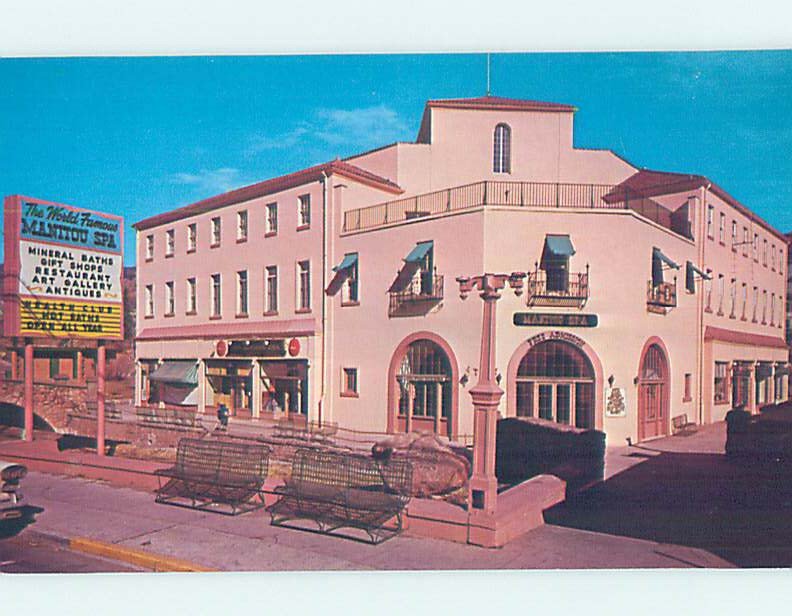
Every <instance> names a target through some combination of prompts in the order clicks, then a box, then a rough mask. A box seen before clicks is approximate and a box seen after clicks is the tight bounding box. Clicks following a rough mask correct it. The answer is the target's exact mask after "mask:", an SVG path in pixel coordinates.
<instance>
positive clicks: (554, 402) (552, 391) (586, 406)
mask: <svg viewBox="0 0 792 616" xmlns="http://www.w3.org/2000/svg"><path fill="white" fill-rule="evenodd" d="M515 386H516V390H517V391H516V394H517V396H516V398H517V415H518V416H522V417H540V418H542V419H548V420H550V421H556V422H557V423H563V424H571V425H575V426H577V427H579V428H593V427H594V370H593V368H592V367H591V363H590V362H589V360H588V358H587V357H586V356H585V354H584V353H583V351H581V350H580V349H579V348H577V347H575V346H573V345H571V344H569V343H568V342H563V341H560V340H548V341H547V342H542V343H540V344H538V345H536V346H535V347H533V348H532V349H531V350H530V351H528V353H526V355H525V357H524V358H523V359H522V361H521V362H520V366H519V367H518V369H517V379H516V384H515Z"/></svg>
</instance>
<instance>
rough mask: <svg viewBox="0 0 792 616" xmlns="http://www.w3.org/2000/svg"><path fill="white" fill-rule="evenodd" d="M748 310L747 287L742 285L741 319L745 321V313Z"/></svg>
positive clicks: (744, 284)
mask: <svg viewBox="0 0 792 616" xmlns="http://www.w3.org/2000/svg"><path fill="white" fill-rule="evenodd" d="M747 309H748V285H747V284H746V283H743V285H742V317H741V319H742V320H743V321H745V319H746V316H745V311H746V310H747Z"/></svg>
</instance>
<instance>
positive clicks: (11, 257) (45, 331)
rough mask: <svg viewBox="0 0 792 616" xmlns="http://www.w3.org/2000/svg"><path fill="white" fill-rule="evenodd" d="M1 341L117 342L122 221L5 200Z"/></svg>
mask: <svg viewBox="0 0 792 616" xmlns="http://www.w3.org/2000/svg"><path fill="white" fill-rule="evenodd" d="M4 207H5V211H4V229H5V263H6V266H5V267H6V271H5V280H4V281H3V284H4V286H3V291H4V296H5V315H6V318H5V319H4V323H3V333H4V335H6V336H30V337H55V338H80V339H105V340H120V339H122V338H123V335H124V331H123V287H122V280H123V271H124V267H123V254H122V251H123V226H124V221H123V218H121V217H118V216H113V215H110V214H104V213H100V212H94V211H90V210H84V209H79V208H75V207H71V206H67V205H62V204H59V203H52V202H48V201H42V200H38V199H31V198H28V197H21V196H17V195H15V196H11V197H6V199H5V202H4Z"/></svg>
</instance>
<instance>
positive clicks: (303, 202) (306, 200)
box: [297, 195, 311, 229]
mask: <svg viewBox="0 0 792 616" xmlns="http://www.w3.org/2000/svg"><path fill="white" fill-rule="evenodd" d="M298 200H299V206H298V208H299V212H298V221H299V224H298V226H297V228H298V229H307V228H308V227H310V226H311V195H300V196H299V197H298Z"/></svg>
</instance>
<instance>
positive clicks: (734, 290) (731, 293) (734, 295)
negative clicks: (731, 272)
mask: <svg viewBox="0 0 792 616" xmlns="http://www.w3.org/2000/svg"><path fill="white" fill-rule="evenodd" d="M729 296H730V299H731V310H730V311H729V318H730V319H733V318H735V317H736V316H737V279H736V278H732V279H731V289H730V290H729Z"/></svg>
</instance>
